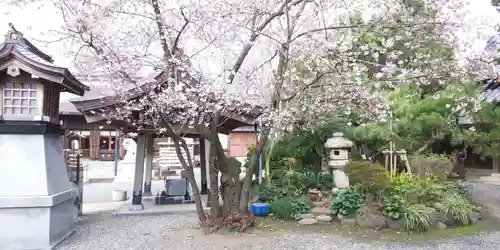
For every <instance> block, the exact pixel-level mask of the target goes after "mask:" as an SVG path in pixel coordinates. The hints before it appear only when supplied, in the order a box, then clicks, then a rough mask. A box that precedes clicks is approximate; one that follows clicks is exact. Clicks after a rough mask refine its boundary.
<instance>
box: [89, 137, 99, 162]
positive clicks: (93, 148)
mask: <svg viewBox="0 0 500 250" xmlns="http://www.w3.org/2000/svg"><path fill="white" fill-rule="evenodd" d="M99 139H100V131H99V130H96V129H91V130H90V138H89V144H90V145H89V151H90V152H89V155H90V159H92V160H97V159H99V143H100V142H99Z"/></svg>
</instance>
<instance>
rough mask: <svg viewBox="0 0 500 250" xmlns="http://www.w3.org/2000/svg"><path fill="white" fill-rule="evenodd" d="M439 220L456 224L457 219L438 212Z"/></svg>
mask: <svg viewBox="0 0 500 250" xmlns="http://www.w3.org/2000/svg"><path fill="white" fill-rule="evenodd" d="M437 221H438V222H442V223H444V224H445V225H446V226H453V225H454V224H455V221H454V220H453V218H451V216H447V215H445V214H444V213H438V214H437Z"/></svg>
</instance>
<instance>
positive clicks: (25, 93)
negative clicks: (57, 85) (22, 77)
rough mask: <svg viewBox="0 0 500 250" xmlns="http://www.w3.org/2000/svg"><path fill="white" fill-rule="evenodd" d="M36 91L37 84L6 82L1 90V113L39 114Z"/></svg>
mask: <svg viewBox="0 0 500 250" xmlns="http://www.w3.org/2000/svg"><path fill="white" fill-rule="evenodd" d="M38 92H39V90H38V86H37V84H33V83H18V82H6V83H5V84H4V86H3V90H2V94H3V98H2V104H3V105H2V113H3V114H5V115H39V114H40V110H39V106H38Z"/></svg>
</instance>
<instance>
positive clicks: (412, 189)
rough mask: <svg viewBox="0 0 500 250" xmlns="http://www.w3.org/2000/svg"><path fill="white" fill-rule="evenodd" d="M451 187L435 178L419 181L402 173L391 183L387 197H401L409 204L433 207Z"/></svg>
mask: <svg viewBox="0 0 500 250" xmlns="http://www.w3.org/2000/svg"><path fill="white" fill-rule="evenodd" d="M449 189H450V188H449V186H448V185H446V184H445V183H444V182H442V181H440V180H439V179H436V178H434V177H427V178H424V179H417V178H415V177H414V176H413V175H411V174H407V173H401V174H398V175H397V176H395V177H394V178H393V179H392V181H391V187H390V188H389V189H388V192H386V196H393V195H400V196H402V197H404V198H405V199H406V200H407V201H408V203H409V204H417V203H421V204H425V205H427V206H432V205H433V204H434V203H435V202H437V201H439V200H441V199H442V197H443V196H445V195H447V194H448V192H449Z"/></svg>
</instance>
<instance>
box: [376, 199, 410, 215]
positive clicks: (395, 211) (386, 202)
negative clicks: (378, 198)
mask: <svg viewBox="0 0 500 250" xmlns="http://www.w3.org/2000/svg"><path fill="white" fill-rule="evenodd" d="M407 206H408V204H407V201H406V199H405V198H404V197H403V196H401V195H393V196H389V197H386V198H384V199H383V202H382V214H383V215H384V216H385V217H387V218H390V219H393V220H399V219H401V218H402V217H403V214H404V211H405V209H406V207H407Z"/></svg>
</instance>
